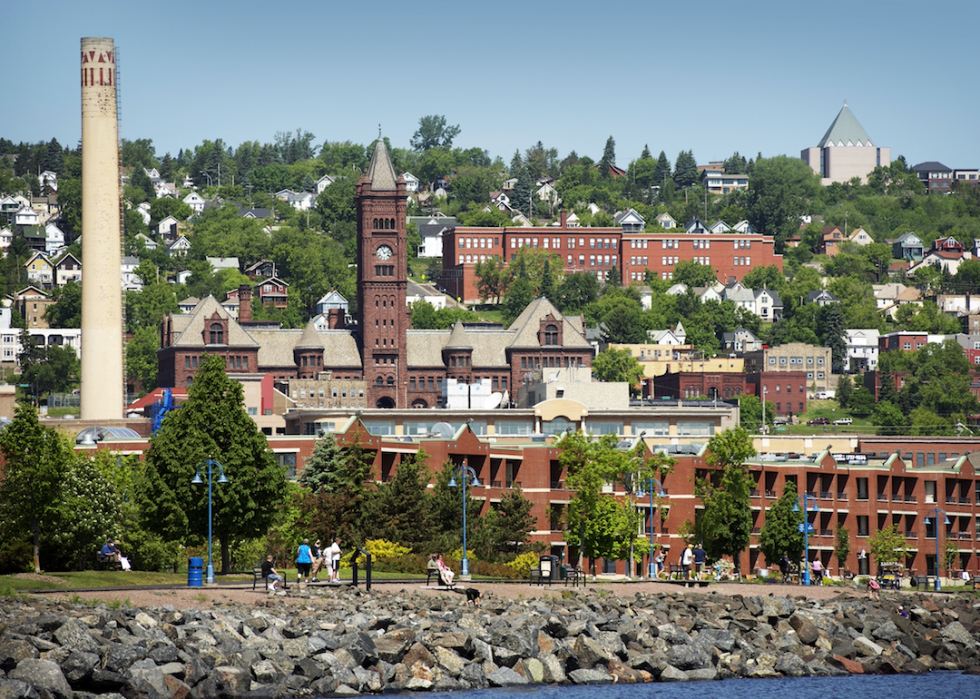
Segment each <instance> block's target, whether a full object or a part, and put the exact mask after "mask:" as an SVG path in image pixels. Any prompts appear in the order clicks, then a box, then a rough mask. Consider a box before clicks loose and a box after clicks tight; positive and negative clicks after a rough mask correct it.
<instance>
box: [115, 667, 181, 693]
mask: <svg viewBox="0 0 980 699" xmlns="http://www.w3.org/2000/svg"><path fill="white" fill-rule="evenodd" d="M123 693H124V694H128V695H130V696H138V697H141V699H142V698H143V697H145V699H170V688H169V687H168V686H167V683H166V681H165V678H164V674H163V673H162V672H160V670H159V669H158V668H156V667H154V668H152V669H149V668H136V669H132V670H130V671H129V677H128V681H127V683H126V688H125V689H124V690H123Z"/></svg>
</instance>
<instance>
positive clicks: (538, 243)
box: [442, 213, 783, 302]
mask: <svg viewBox="0 0 980 699" xmlns="http://www.w3.org/2000/svg"><path fill="white" fill-rule="evenodd" d="M634 219H635V221H636V222H634ZM620 223H621V226H619V227H609V228H578V227H569V226H568V222H567V216H566V214H564V213H563V214H562V217H561V224H560V225H558V226H551V227H545V228H509V227H505V228H475V227H465V226H457V227H456V228H455V229H454V230H452V231H448V232H447V233H446V234H445V235H444V238H443V256H442V265H443V267H442V270H443V271H442V283H443V285H444V286H445V287H446V288H447V289H448V290H449V293H450V294H452V295H453V296H456V297H458V298H461V299H463V301H464V302H476V301H478V300H479V297H480V295H479V292H478V291H477V288H476V273H475V271H474V268H475V266H476V263H478V262H481V261H486V260H487V259H488V258H490V257H498V258H500V259H502V260H504V261H507V262H509V261H511V260H513V259H514V257H515V255H516V254H517V251H518V250H519V249H521V248H523V247H528V248H538V249H541V250H547V251H548V252H550V253H553V254H555V255H557V256H559V257H560V258H561V261H562V265H563V268H564V270H565V272H566V273H569V274H571V273H574V272H588V273H590V274H595V275H596V276H598V277H599V279H600V280H603V279H606V278H607V277H608V274H609V270H610V269H611V268H615V269H617V270H618V271H619V273H620V275H621V278H622V280H623V283H624V284H630V283H643V281H644V280H645V279H646V273H647V272H648V271H649V272H652V273H653V274H655V275H657V276H659V277H661V278H662V279H671V278H672V277H673V272H674V269H675V268H676V267H677V264H678V263H679V262H682V261H685V260H688V261H689V260H694V261H697V262H699V263H701V264H705V265H708V266H711V267H714V268H715V271H716V272H717V273H718V279H719V280H721V281H724V282H727V281H729V280H730V279H739V280H740V279H742V277H744V276H745V275H746V274H747V273H748V272H749V270H751V269H752V268H753V267H758V266H760V265H776V266H777V267H778V268H779V269H782V268H783V257H782V255H777V254H776V253H775V247H774V241H773V239H772V238H770V237H767V236H764V235H761V234H758V233H754V232H749V233H742V232H739V231H736V230H729V231H727V232H724V233H707V232H706V233H687V232H686V231H685V230H684V229H680V228H673V229H670V230H665V229H663V228H660V227H654V228H650V229H647V228H646V227H645V222H643V219H642V218H639V216H638V215H635V214H634V215H633V216H624V217H622V218H621V221H620ZM698 230H706V229H703V228H699V229H698Z"/></svg>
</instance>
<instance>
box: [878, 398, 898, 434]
mask: <svg viewBox="0 0 980 699" xmlns="http://www.w3.org/2000/svg"><path fill="white" fill-rule="evenodd" d="M871 424H872V425H875V426H877V427H878V434H880V435H893V434H894V435H899V434H905V433H906V429H905V428H906V420H905V415H904V414H903V413H902V411H901V410H900V409H899V408H898V406H896V405H895V404H894V403H892V402H890V401H880V402H879V403H878V404H877V405H875V409H874V412H873V413H872V415H871Z"/></svg>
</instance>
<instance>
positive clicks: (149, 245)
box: [136, 233, 157, 250]
mask: <svg viewBox="0 0 980 699" xmlns="http://www.w3.org/2000/svg"><path fill="white" fill-rule="evenodd" d="M136 240H137V242H142V243H143V247H144V248H145V249H147V250H156V249H157V241H155V240H153V239H152V238H148V237H146V235H145V234H143V233H137V234H136Z"/></svg>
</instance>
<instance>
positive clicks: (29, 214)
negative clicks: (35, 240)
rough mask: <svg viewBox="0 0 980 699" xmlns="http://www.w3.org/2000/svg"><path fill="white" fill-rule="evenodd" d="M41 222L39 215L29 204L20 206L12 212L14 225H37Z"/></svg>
mask: <svg viewBox="0 0 980 699" xmlns="http://www.w3.org/2000/svg"><path fill="white" fill-rule="evenodd" d="M40 223H41V216H40V215H39V214H38V213H37V212H36V211H35V210H34V209H32V208H31V207H30V206H22V207H21V208H20V209H18V210H17V212H16V213H15V214H14V225H15V226H37V225H39V224H40Z"/></svg>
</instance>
